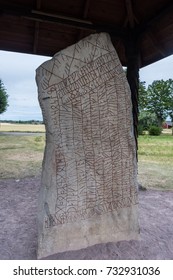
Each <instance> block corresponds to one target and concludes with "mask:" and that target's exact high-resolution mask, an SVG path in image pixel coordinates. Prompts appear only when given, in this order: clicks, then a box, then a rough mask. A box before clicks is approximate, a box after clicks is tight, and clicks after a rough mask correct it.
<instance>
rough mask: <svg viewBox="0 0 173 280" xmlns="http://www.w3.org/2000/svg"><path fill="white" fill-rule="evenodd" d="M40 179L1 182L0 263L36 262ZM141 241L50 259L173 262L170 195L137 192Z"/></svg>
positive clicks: (105, 246)
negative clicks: (165, 260)
mask: <svg viewBox="0 0 173 280" xmlns="http://www.w3.org/2000/svg"><path fill="white" fill-rule="evenodd" d="M39 186H40V178H25V179H21V180H20V181H18V180H14V179H8V180H0V259H1V260H2V259H11V260H16V259H23V260H24V259H36V258H37V257H36V249H37V199H38V190H39ZM139 214H140V227H141V240H140V241H128V242H127V241H121V242H117V243H106V244H98V245H94V246H91V247H88V248H86V249H81V250H78V251H70V252H64V253H59V254H56V255H53V256H51V257H49V259H76V260H80V259H93V260H94V259H103V260H104V259H105V260H108V259H116V260H118V259H120V260H121V259H173V192H171V191H167V192H166V191H164V192H162V191H154V190H147V191H140V193H139Z"/></svg>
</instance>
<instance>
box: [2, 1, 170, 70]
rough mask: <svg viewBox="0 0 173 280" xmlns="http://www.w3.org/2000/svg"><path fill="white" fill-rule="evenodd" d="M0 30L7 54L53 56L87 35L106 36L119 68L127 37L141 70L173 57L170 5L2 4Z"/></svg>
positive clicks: (102, 3) (130, 2)
mask: <svg viewBox="0 0 173 280" xmlns="http://www.w3.org/2000/svg"><path fill="white" fill-rule="evenodd" d="M0 26H1V28H0V49H1V50H6V51H14V52H22V53H30V54H37V55H47V56H52V55H54V54H55V53H56V52H58V51H60V50H62V49H64V48H65V47H67V46H69V45H71V44H74V43H76V42H77V41H78V40H80V39H82V38H83V37H85V36H87V35H89V34H91V33H96V32H108V33H109V34H110V35H111V38H112V42H113V44H114V46H115V48H116V50H117V52H118V55H119V58H120V60H121V62H122V64H123V65H126V57H125V49H124V42H125V41H127V38H129V34H131V35H132V37H133V38H136V39H137V42H138V44H139V48H140V60H141V61H140V66H141V67H142V66H146V65H148V64H150V63H152V62H155V61H157V60H159V59H161V58H164V57H166V56H168V55H170V54H173V2H172V1H170V0H145V1H144V0H138V1H136V0H57V1H54V0H49V1H47V0H5V1H3V0H0ZM129 32H130V33H129ZM132 37H130V38H132Z"/></svg>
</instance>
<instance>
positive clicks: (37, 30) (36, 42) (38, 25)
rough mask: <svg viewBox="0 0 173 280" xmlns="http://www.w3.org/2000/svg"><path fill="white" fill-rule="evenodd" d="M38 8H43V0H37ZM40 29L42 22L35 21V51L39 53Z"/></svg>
mask: <svg viewBox="0 0 173 280" xmlns="http://www.w3.org/2000/svg"><path fill="white" fill-rule="evenodd" d="M36 8H37V10H40V9H41V0H36ZM39 29H40V23H39V22H35V28H34V43H33V53H34V54H36V53H37V47H38V38H39Z"/></svg>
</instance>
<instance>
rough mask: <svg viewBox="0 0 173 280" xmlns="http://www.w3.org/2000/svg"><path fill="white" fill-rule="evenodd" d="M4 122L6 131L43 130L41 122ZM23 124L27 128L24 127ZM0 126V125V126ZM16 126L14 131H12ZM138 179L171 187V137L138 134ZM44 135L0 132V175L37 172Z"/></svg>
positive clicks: (172, 149) (26, 174) (167, 135)
mask: <svg viewBox="0 0 173 280" xmlns="http://www.w3.org/2000/svg"><path fill="white" fill-rule="evenodd" d="M7 126H8V125H6V126H5V125H4V127H5V129H6V130H0V131H6V132H7V131H20V132H24V131H30V132H35V131H38V132H44V126H43V125H24V128H23V130H22V126H23V125H16V128H15V125H12V126H13V129H12V127H11V125H9V127H10V130H7ZM26 127H27V129H26ZM1 128H2V126H1ZM15 129H16V130H15ZM138 143H139V149H138V159H139V162H138V166H139V168H138V180H139V183H141V184H142V185H143V186H144V187H147V188H159V189H165V190H166V189H172V190H173V136H172V135H171V134H166V133H164V134H162V135H161V136H149V135H143V136H140V137H139V142H138ZM44 145H45V136H44V134H43V136H40V135H38V136H37V135H34V136H33V135H30V134H29V133H28V136H21V135H19V136H18V135H17V136H16V135H15V136H14V135H13V136H12V135H3V134H2V135H0V159H1V161H0V178H15V179H19V178H23V177H27V176H35V175H37V174H40V172H41V164H42V158H43V150H44Z"/></svg>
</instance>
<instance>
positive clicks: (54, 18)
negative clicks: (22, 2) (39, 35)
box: [1, 6, 126, 37]
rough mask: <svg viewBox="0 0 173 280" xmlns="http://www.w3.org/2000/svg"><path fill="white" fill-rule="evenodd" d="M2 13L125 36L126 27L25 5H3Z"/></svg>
mask: <svg viewBox="0 0 173 280" xmlns="http://www.w3.org/2000/svg"><path fill="white" fill-rule="evenodd" d="M1 10H2V13H3V14H7V15H14V16H19V17H22V18H25V19H29V20H33V21H36V22H47V23H54V24H61V25H65V26H68V27H69V26H71V27H74V28H77V29H83V30H90V31H94V32H95V31H97V32H108V33H110V34H111V35H112V36H115V37H123V36H125V33H126V31H125V29H124V28H119V27H118V28H117V27H116V26H114V25H111V24H103V23H99V24H93V23H92V22H91V21H88V20H85V19H81V18H73V17H69V16H63V15H60V14H52V13H46V12H43V11H41V10H40V11H39V10H30V9H25V8H24V7H21V6H20V7H14V6H10V7H9V6H8V7H4V6H2V7H1Z"/></svg>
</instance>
